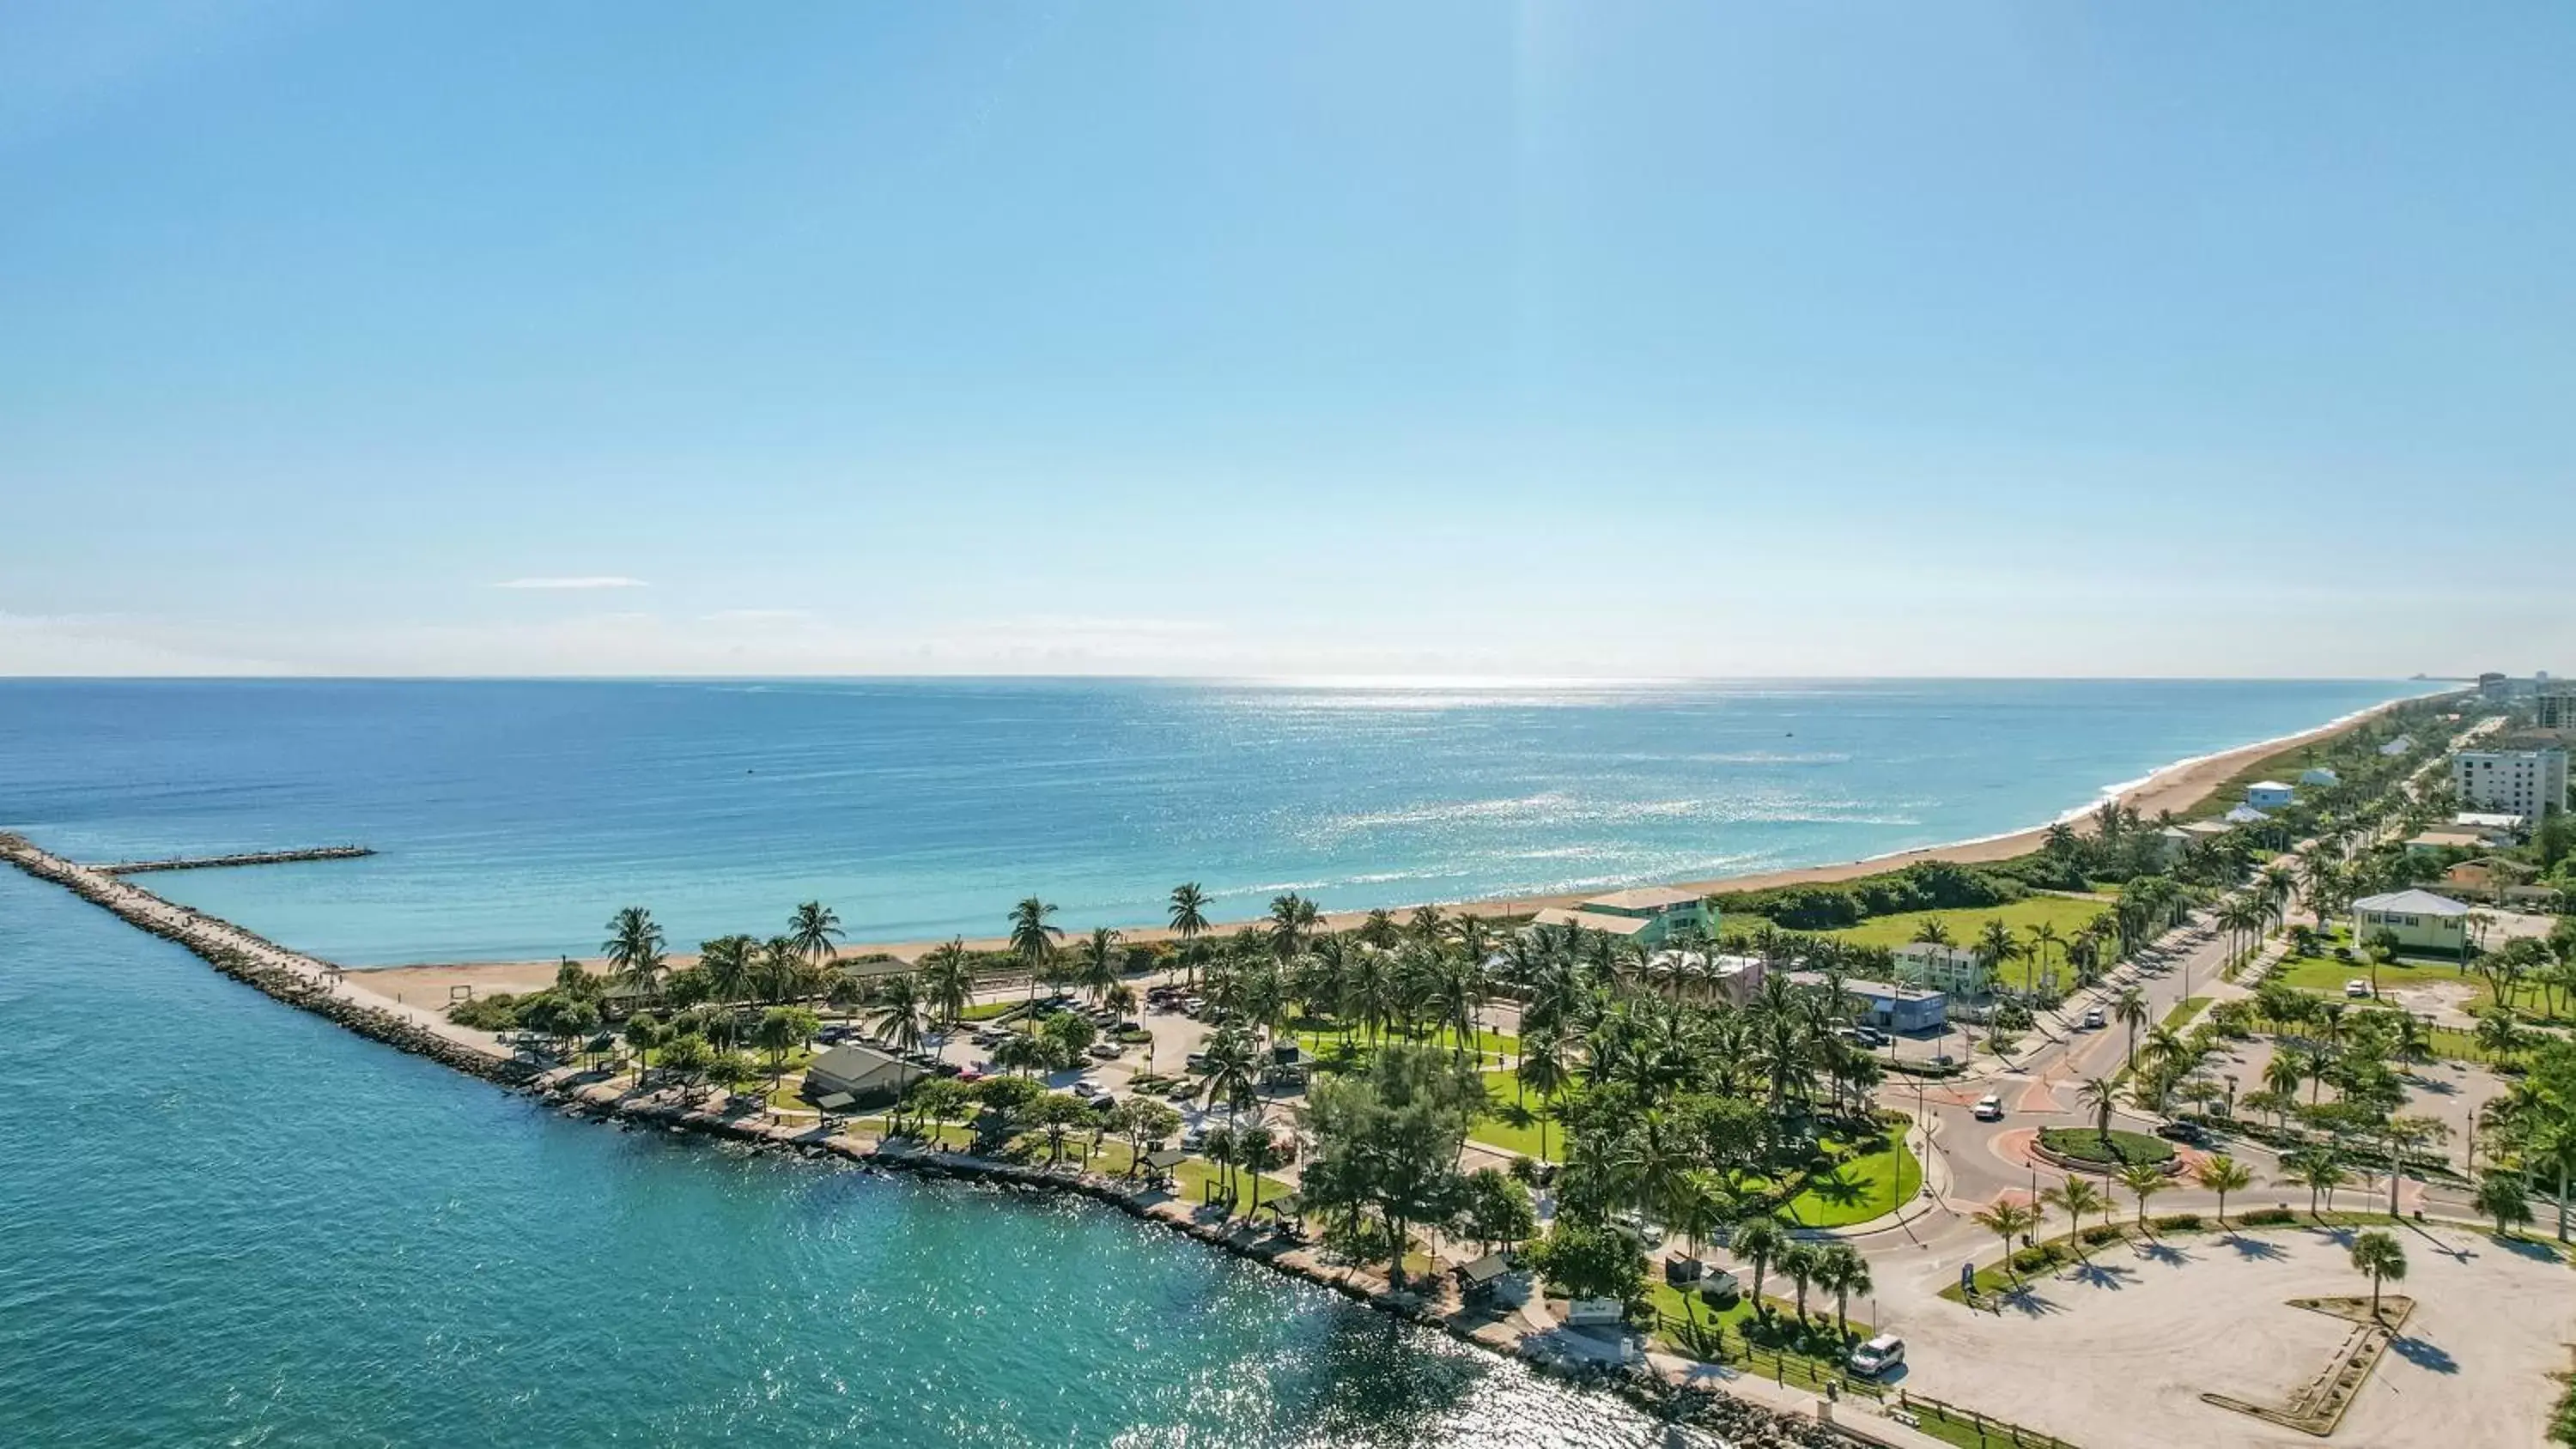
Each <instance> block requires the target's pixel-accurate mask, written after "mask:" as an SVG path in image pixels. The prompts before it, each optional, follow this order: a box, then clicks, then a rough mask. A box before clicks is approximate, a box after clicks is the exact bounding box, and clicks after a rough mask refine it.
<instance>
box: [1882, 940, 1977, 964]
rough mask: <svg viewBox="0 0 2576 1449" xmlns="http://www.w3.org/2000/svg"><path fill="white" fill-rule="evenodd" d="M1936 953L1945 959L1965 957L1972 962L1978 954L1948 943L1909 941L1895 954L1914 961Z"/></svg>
mask: <svg viewBox="0 0 2576 1449" xmlns="http://www.w3.org/2000/svg"><path fill="white" fill-rule="evenodd" d="M1936 953H1937V954H1939V955H1941V956H1943V957H1945V958H1953V959H1955V958H1957V957H1962V956H1964V957H1967V958H1968V959H1970V960H1974V959H1976V955H1977V953H1976V952H1974V951H1972V950H1970V949H1969V948H1967V947H1965V946H1960V945H1954V944H1951V943H1949V942H1946V941H1908V942H1906V943H1905V944H1904V945H1902V946H1899V947H1897V948H1896V952H1895V954H1897V955H1899V956H1902V957H1904V958H1906V959H1907V960H1913V959H1915V958H1917V957H1922V956H1931V955H1934V954H1936Z"/></svg>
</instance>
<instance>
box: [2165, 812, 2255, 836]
mask: <svg viewBox="0 0 2576 1449" xmlns="http://www.w3.org/2000/svg"><path fill="white" fill-rule="evenodd" d="M2246 808H2247V807H2246V806H2243V805H2239V806H2237V807H2236V809H2238V810H2243V809H2246ZM2229 813H2230V814H2233V813H2234V811H2230V812H2229ZM2254 813H2255V814H2256V815H2259V816H2262V818H2263V819H2265V820H2269V819H2271V818H2272V817H2271V816H2269V815H2264V814H2263V812H2262V811H2260V810H2257V811H2255V812H2254ZM2229 828H2230V827H2229V825H2228V823H2227V822H2226V821H2224V820H2195V821H2193V822H2191V823H2190V824H2189V825H2185V826H2183V827H2181V830H2182V833H2183V834H2185V835H2198V836H2202V837H2204V838H2206V837H2209V836H2214V835H2225V834H2226V833H2227V832H2228V830H2229Z"/></svg>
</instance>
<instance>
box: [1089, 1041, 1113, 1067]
mask: <svg viewBox="0 0 2576 1449" xmlns="http://www.w3.org/2000/svg"><path fill="white" fill-rule="evenodd" d="M1086 1050H1088V1051H1089V1052H1090V1053H1091V1054H1092V1055H1093V1056H1095V1057H1098V1058H1100V1059H1101V1060H1102V1061H1104V1062H1114V1061H1116V1060H1118V1043H1116V1042H1114V1041H1096V1042H1093V1043H1092V1044H1091V1045H1090V1046H1089V1047H1088V1048H1086Z"/></svg>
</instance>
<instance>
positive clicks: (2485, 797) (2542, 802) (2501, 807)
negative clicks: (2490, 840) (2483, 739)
mask: <svg viewBox="0 0 2576 1449" xmlns="http://www.w3.org/2000/svg"><path fill="white" fill-rule="evenodd" d="M2451 787H2452V788H2453V789H2454V790H2456V791H2458V792H2459V796H2460V803H2461V804H2463V805H2465V806H2467V807H2468V808H2469V809H2472V810H2493V811H2498V812H2501V813H2503V814H2508V815H2523V816H2528V817H2529V818H2531V819H2533V820H2538V819H2539V818H2540V817H2541V816H2543V815H2545V814H2547V813H2549V812H2550V811H2553V810H2564V809H2566V808H2567V751H2566V750H2565V749H2563V748H2560V747H2559V746H2556V745H2547V746H2541V747H2538V748H2533V749H2494V750H2462V751H2460V753H2459V754H2457V755H2455V756H2453V757H2452V759H2451Z"/></svg>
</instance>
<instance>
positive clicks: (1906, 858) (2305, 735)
mask: <svg viewBox="0 0 2576 1449" xmlns="http://www.w3.org/2000/svg"><path fill="white" fill-rule="evenodd" d="M2400 702H2401V701H2395V700H2392V701H2390V702H2389V703H2388V704H2384V705H2380V706H2377V707H2376V708H2373V709H2369V710H2364V711H2362V712H2360V713H2358V714H2354V715H2350V716H2347V717H2345V718H2343V719H2339V720H2335V721H2333V722H2331V723H2328V724H2323V725H2319V726H2318V727H2317V728H2315V729H2312V730H2306V731H2303V732H2301V733H2299V734H2294V735H2283V736H2281V737H2280V738H2278V739H2270V740H2261V741H2257V742H2256V743H2253V744H2250V745H2244V746H2240V747H2239V748H2236V749H2233V750H2227V751H2224V752H2222V753H2220V754H2215V755H2206V756H2203V757H2201V758H2200V759H2196V760H2185V761H2183V762H2182V763H2180V764H2176V765H2169V766H2167V767H2166V768H2164V769H2161V770H2158V771H2157V772H2155V773H2154V774H2153V775H2150V776H2148V777H2147V778H2146V779H2145V780H2144V781H2142V782H2141V783H2140V784H2138V786H2137V787H2136V788H2134V789H2130V790H2126V791H2123V792H2121V794H2120V797H2119V798H2120V801H2121V803H2122V804H2125V805H2127V806H2129V807H2130V808H2132V809H2134V810H2136V811H2137V812H2138V814H2140V815H2142V816H2146V817H2149V818H2153V817H2154V816H2155V815H2156V814H2157V813H2158V812H2160V811H2167V810H2170V811H2173V812H2174V813H2176V814H2180V813H2181V812H2183V811H2185V810H2188V809H2190V808H2191V807H2192V806H2194V805H2197V804H2199V803H2200V802H2201V801H2202V800H2204V799H2206V798H2208V796H2209V794H2210V792H2211V791H2213V790H2216V789H2217V788H2218V787H2219V786H2220V785H2222V784H2224V783H2226V781H2227V780H2228V779H2229V777H2231V776H2233V775H2235V774H2236V773H2237V772H2238V771H2239V770H2242V769H2244V768H2245V767H2246V766H2247V765H2250V764H2252V763H2253V762H2254V761H2256V760H2259V759H2262V758H2263V757H2264V756H2266V755H2272V754H2278V753H2279V752H2281V751H2283V750H2287V749H2292V748H2295V747H2297V746H2300V745H2304V744H2308V743H2310V742H2312V741H2315V740H2320V739H2324V738H2326V737H2328V736H2330V735H2337V734H2341V733H2343V732H2344V731H2346V730H2348V729H2351V728H2353V727H2355V726H2356V725H2359V724H2360V723H2362V722H2363V721H2364V720H2367V719H2369V718H2370V717H2371V716H2373V715H2376V714H2378V713H2380V712H2381V711H2382V710H2386V709H2389V708H2392V707H2393V706H2394V705H2396V704H2397V703H2400ZM2087 808H2090V807H2087ZM2076 824H2077V828H2078V829H2081V830H2085V831H2087V832H2089V831H2090V829H2091V826H2090V825H2089V824H2087V823H2085V822H2083V821H2080V820H2079V821H2078V822H2076ZM2046 834H2047V826H2045V825H2036V826H2033V827H2031V828H2030V829H2027V830H2018V831H2015V832H2013V833H2012V834H2009V835H1999V836H1994V837H1991V838H1988V839H1985V840H1968V841H1961V842H1958V843H1956V844H1952V845H1934V846H1925V847H1923V848H1921V849H1916V850H1903V851H1897V852H1894V853H1892V854H1888V855H1876V856H1869V857H1867V858H1865V859H1861V860H1849V861H1843V862H1841V863H1839V864H1835V865H1816V866H1804V867H1800V868H1798V869H1795V870H1776V871H1767V872H1763V873H1760V874H1755V875H1740V876H1721V877H1718V878H1716V879H1714V880H1694V881H1681V882H1677V883H1675V888H1676V889H1680V890H1689V891H1698V892H1701V893H1708V892H1713V891H1737V890H1763V889H1768V888H1770V887H1774V886H1784V885H1816V884H1827V883H1831V882H1834V881H1843V880H1851V879H1853V878H1854V877H1857V876H1864V875H1875V874H1877V873H1879V872H1881V871H1888V870H1896V869H1899V868H1901V867H1904V866H1908V865H1912V864H1914V863H1916V862H1918V861H1927V860H1945V861H1951V862H1954V863H1957V864H1960V865H1975V864H1978V863H1980V862H1984V861H1995V860H2009V859H2011V858H2012V857H2014V856H2016V855H2027V854H2029V853H2030V852H2031V851H2034V850H2037V849H2038V848H2039V845H2040V842H2041V840H2042V839H2043V838H2044V837H2045V836H2046ZM1602 893H1603V892H1601V891H1598V890H1595V891H1584V892H1577V893H1572V894H1565V895H1548V896H1518V897H1512V898H1508V899H1501V900H1483V901H1463V902H1456V903H1443V905H1442V909H1444V910H1447V911H1451V912H1453V913H1471V914H1475V915H1483V916H1501V915H1523V914H1526V913H1528V912H1530V911H1534V910H1537V909H1539V908H1541V907H1543V906H1571V905H1578V904H1581V903H1582V902H1583V901H1584V900H1585V899H1587V898H1589V897H1591V896H1597V895H1600V894H1602ZM1411 909H1412V907H1410V906H1407V907H1403V908H1400V909H1399V910H1398V911H1397V914H1398V915H1399V916H1401V915H1403V914H1404V913H1405V912H1406V911H1409V910H1411ZM1367 917H1368V912H1366V911H1334V912H1331V913H1329V914H1327V915H1326V916H1325V917H1324V920H1325V923H1326V924H1327V925H1328V926H1330V927H1332V928H1333V929H1336V930H1342V929H1348V928H1349V927H1352V926H1356V925H1358V924H1359V923H1360V922H1361V921H1363V920H1366V919H1367ZM1242 924H1245V923H1244V922H1238V921H1228V922H1225V923H1223V924H1221V925H1218V926H1215V927H1212V928H1211V931H1210V934H1213V935H1224V934H1226V933H1228V932H1230V931H1232V930H1233V929H1234V928H1235V927H1236V926H1238V925H1242ZM1120 936H1121V938H1122V939H1125V940H1128V941H1163V940H1169V939H1171V936H1172V932H1171V931H1170V930H1169V929H1168V928H1166V927H1163V926H1159V925H1140V926H1134V927H1128V928H1122V930H1121V931H1120ZM940 944H941V943H940V942H939V941H935V940H932V941H874V942H852V943H850V944H848V945H845V946H844V947H842V950H843V952H844V953H845V954H855V953H859V952H871V951H885V952H891V953H892V954H894V955H896V956H900V957H902V958H903V959H904V960H907V961H910V960H915V959H917V958H919V957H920V956H921V954H922V953H923V952H926V951H929V950H930V949H932V948H933V947H936V946H938V945H940ZM966 944H967V946H968V947H969V948H970V949H974V950H983V951H993V950H1000V949H1002V948H1004V947H1006V946H1007V945H1009V944H1010V943H1009V942H1008V941H1007V940H1006V939H1005V938H1003V937H1000V936H986V937H982V938H979V939H973V940H969V941H968V942H967V943H966ZM696 960H697V958H696V957H695V956H694V955H677V956H673V957H672V958H671V964H672V965H674V966H685V965H690V964H694V963H695V962H696ZM558 964H559V963H557V962H554V961H470V962H442V963H438V964H433V965H425V966H388V967H378V968H372V969H366V970H364V972H363V975H364V976H365V978H366V981H367V985H368V988H369V989H370V990H373V991H376V992H378V993H380V994H385V995H394V996H399V997H402V998H405V999H407V1000H409V1001H411V1002H422V1001H428V1002H433V1003H443V1002H445V1001H446V1000H447V998H448V995H449V992H450V991H451V990H452V989H453V988H455V987H458V986H471V987H473V988H474V989H475V990H477V991H482V992H492V991H513V992H516V991H533V990H536V989H538V988H540V987H543V986H546V985H548V984H550V983H551V982H552V981H553V980H554V976H555V969H556V966H557V965H558ZM583 964H584V965H587V966H589V967H591V968H592V969H593V970H600V969H604V966H605V963H603V962H601V961H598V960H596V959H591V960H585V961H584V962H583ZM353 969H355V968H353Z"/></svg>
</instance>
